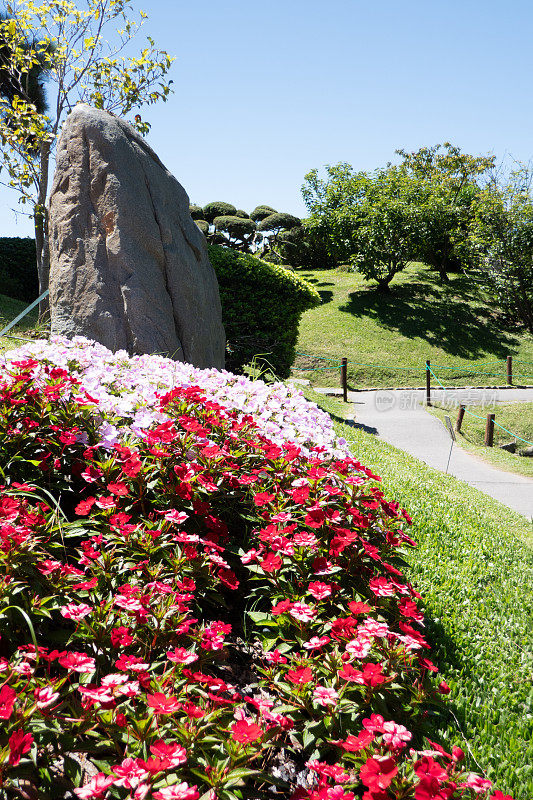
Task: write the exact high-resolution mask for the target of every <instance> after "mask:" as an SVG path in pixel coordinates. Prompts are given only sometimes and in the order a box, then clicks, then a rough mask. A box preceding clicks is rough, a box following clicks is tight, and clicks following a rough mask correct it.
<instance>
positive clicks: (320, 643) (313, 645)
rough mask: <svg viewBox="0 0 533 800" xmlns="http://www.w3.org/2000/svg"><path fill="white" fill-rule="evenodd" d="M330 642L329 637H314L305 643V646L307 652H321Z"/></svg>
mask: <svg viewBox="0 0 533 800" xmlns="http://www.w3.org/2000/svg"><path fill="white" fill-rule="evenodd" d="M329 641H331V640H330V638H329V636H320V637H318V636H313V637H312V638H311V639H309V641H308V642H304V644H303V646H304V647H305V649H306V650H321V649H322V648H323V647H324V645H326V644H327V643H328V642H329Z"/></svg>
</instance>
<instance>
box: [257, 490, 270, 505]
mask: <svg viewBox="0 0 533 800" xmlns="http://www.w3.org/2000/svg"><path fill="white" fill-rule="evenodd" d="M274 497H275V495H273V494H268V492H259V493H258V494H256V495H255V496H254V503H255V505H256V506H265V505H266V504H267V503H270V502H272V500H273V499H274Z"/></svg>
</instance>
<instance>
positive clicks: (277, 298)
mask: <svg viewBox="0 0 533 800" xmlns="http://www.w3.org/2000/svg"><path fill="white" fill-rule="evenodd" d="M208 250H209V258H210V261H211V263H212V265H213V267H214V269H215V272H216V275H217V278H218V285H219V290H220V299H221V302H222V319H223V322H224V327H225V329H226V338H227V341H228V352H227V354H226V366H227V369H229V370H232V371H237V372H239V371H242V368H243V366H244V365H245V364H248V363H249V362H250V361H251V360H252V359H253V358H254V356H257V355H259V354H266V355H265V358H266V359H267V360H268V361H269V362H270V364H271V365H272V366H273V367H274V370H275V372H276V374H277V375H279V376H280V377H282V378H285V377H287V376H288V375H289V372H290V367H291V364H292V362H293V361H294V348H295V346H296V339H297V337H298V323H299V321H300V316H301V315H302V313H303V312H304V311H306V310H307V309H308V308H313V306H316V305H318V304H319V303H320V296H319V295H318V292H317V291H316V290H315V289H314V288H313V287H312V286H310V285H309V284H308V283H307V282H306V281H304V280H303V279H302V278H300V277H298V276H297V275H295V274H294V273H292V272H290V271H289V270H287V269H284V268H283V267H280V266H277V265H274V264H267V263H266V262H264V261H261V260H260V259H258V258H254V256H250V255H247V254H245V253H237V252H235V251H234V250H230V249H229V248H227V247H216V246H209V247H208Z"/></svg>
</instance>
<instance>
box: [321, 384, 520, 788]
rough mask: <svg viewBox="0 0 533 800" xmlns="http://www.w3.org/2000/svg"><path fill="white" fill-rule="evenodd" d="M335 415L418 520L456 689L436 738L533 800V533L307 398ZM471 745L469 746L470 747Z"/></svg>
mask: <svg viewBox="0 0 533 800" xmlns="http://www.w3.org/2000/svg"><path fill="white" fill-rule="evenodd" d="M306 394H307V396H308V397H309V399H312V400H313V401H314V402H316V403H318V404H319V405H321V406H322V407H324V408H325V409H326V410H328V411H329V412H330V413H331V414H332V416H333V418H334V420H336V426H337V429H338V433H339V434H340V435H342V436H344V437H345V438H346V439H348V440H350V442H351V446H352V451H353V453H354V454H355V455H356V456H357V458H359V459H360V460H361V462H362V463H363V464H366V465H367V466H369V467H371V468H372V469H373V470H375V471H376V472H377V474H379V475H381V476H382V479H383V481H382V483H383V490H384V492H385V494H386V496H387V497H389V498H391V499H396V500H398V501H399V502H400V503H401V504H402V506H404V507H405V508H407V510H408V512H409V513H410V514H411V515H412V517H413V519H414V525H413V528H412V535H413V538H414V539H415V540H416V541H417V542H418V547H417V548H416V549H415V550H413V551H411V553H410V555H409V556H408V561H409V564H408V568H407V573H408V575H409V577H410V579H411V580H412V581H413V583H414V584H415V585H416V586H417V588H418V589H419V590H420V591H421V593H422V595H423V597H424V600H425V604H426V614H427V624H426V632H427V635H428V636H429V638H430V640H431V642H432V644H433V648H434V649H433V658H434V660H435V662H436V663H438V664H439V666H440V668H441V671H442V676H443V677H444V679H445V680H446V681H447V683H448V684H449V685H450V687H451V689H452V693H451V695H450V700H451V705H450V713H449V714H448V716H447V718H446V719H439V718H438V717H435V719H434V721H433V725H434V729H435V733H436V734H437V733H438V734H440V735H442V736H446V737H447V739H448V741H453V742H454V743H457V744H459V745H460V746H462V747H463V749H464V750H465V751H467V752H468V759H469V761H468V764H469V766H470V768H471V769H472V770H474V771H480V769H479V767H478V766H477V765H478V764H479V765H480V767H481V768H482V769H481V771H485V772H486V775H487V777H488V778H490V779H491V780H493V781H494V783H495V784H496V785H497V786H498V788H499V789H501V790H502V791H503V792H504V794H505V793H509V794H511V795H512V796H513V797H514V798H516V800H531V798H532V797H533V686H532V675H533V644H532V641H533V637H532V632H533V528H532V526H531V524H529V523H528V522H527V520H526V519H525V518H524V517H522V516H520V515H519V514H516V513H514V512H513V511H511V510H510V509H508V508H506V507H505V506H502V505H500V504H499V503H497V502H496V501H495V500H492V499H491V498H490V497H487V496H486V495H484V494H482V493H480V492H478V491H477V490H476V489H473V488H471V487H469V486H468V485H467V484H465V483H462V482H461V481H458V480H456V479H455V478H454V477H452V476H450V475H443V474H442V473H440V472H437V471H436V470H433V469H431V468H430V467H427V466H426V465H425V464H423V463H421V462H420V461H417V460H416V459H415V458H413V457H412V456H409V455H408V454H406V453H403V452H401V451H399V450H396V449H395V448H394V447H392V446H390V445H387V444H386V443H384V442H382V441H379V440H377V439H375V438H374V437H373V436H371V435H369V434H367V433H364V432H363V431H361V430H358V429H357V428H355V427H352V426H349V425H344V424H342V417H343V416H344V415H346V414H347V413H351V412H353V409H352V408H351V407H350V406H345V405H344V404H343V403H341V402H339V401H338V400H335V399H331V398H326V397H323V396H321V395H317V394H316V393H314V392H311V391H310V390H309V391H306ZM463 737H464V738H463Z"/></svg>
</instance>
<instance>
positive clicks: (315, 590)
mask: <svg viewBox="0 0 533 800" xmlns="http://www.w3.org/2000/svg"><path fill="white" fill-rule="evenodd" d="M307 591H308V592H309V594H312V595H313V597H314V598H315V600H325V599H326V597H330V596H331V594H332V591H333V588H332V586H331V585H330V584H329V583H321V582H320V581H313V582H312V583H310V584H309V586H308V588H307Z"/></svg>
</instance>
